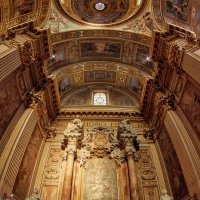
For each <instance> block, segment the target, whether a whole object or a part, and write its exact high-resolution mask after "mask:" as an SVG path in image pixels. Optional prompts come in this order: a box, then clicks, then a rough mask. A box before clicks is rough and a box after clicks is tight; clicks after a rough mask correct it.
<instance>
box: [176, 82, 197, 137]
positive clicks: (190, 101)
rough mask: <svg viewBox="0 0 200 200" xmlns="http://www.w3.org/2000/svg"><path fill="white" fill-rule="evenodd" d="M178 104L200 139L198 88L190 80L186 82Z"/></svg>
mask: <svg viewBox="0 0 200 200" xmlns="http://www.w3.org/2000/svg"><path fill="white" fill-rule="evenodd" d="M180 106H181V109H182V111H183V113H184V114H185V116H186V117H187V118H188V120H189V121H190V123H191V125H192V126H193V128H194V129H195V131H196V132H197V136H198V138H199V140H200V88H197V87H196V86H195V84H193V83H192V82H190V81H188V82H187V83H186V86H185V91H184V93H183V96H182V99H181V104H180Z"/></svg>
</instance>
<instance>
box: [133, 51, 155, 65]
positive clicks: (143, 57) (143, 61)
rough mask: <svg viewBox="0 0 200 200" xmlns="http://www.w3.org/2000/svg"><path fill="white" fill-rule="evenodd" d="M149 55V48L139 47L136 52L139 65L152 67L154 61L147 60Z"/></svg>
mask: <svg viewBox="0 0 200 200" xmlns="http://www.w3.org/2000/svg"><path fill="white" fill-rule="evenodd" d="M148 55H149V51H148V50H147V49H141V48H138V49H137V52H136V58H135V62H136V63H137V64H139V65H142V66H145V67H148V68H151V67H152V62H151V60H147V58H148Z"/></svg>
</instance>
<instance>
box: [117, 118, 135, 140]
mask: <svg viewBox="0 0 200 200" xmlns="http://www.w3.org/2000/svg"><path fill="white" fill-rule="evenodd" d="M136 138H137V134H136V132H135V130H134V128H133V126H132V125H131V123H130V121H129V120H128V119H124V120H122V121H121V122H120V123H119V125H118V139H120V140H127V139H130V140H134V139H136Z"/></svg>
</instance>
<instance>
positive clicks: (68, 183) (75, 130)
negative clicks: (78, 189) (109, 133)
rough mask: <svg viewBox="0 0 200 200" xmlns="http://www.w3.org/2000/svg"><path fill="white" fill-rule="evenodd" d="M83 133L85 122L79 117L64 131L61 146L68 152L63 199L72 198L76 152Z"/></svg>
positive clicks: (68, 199)
mask: <svg viewBox="0 0 200 200" xmlns="http://www.w3.org/2000/svg"><path fill="white" fill-rule="evenodd" d="M82 134H83V123H82V121H81V120H80V119H79V118H76V119H74V120H72V121H71V122H69V123H68V125H67V128H66V130H65V131H64V139H63V141H62V145H61V147H62V148H64V149H65V151H66V153H67V163H66V169H65V177H64V181H63V190H62V200H70V199H71V193H72V180H73V171H74V159H75V153H76V151H77V142H78V140H80V139H81V136H82Z"/></svg>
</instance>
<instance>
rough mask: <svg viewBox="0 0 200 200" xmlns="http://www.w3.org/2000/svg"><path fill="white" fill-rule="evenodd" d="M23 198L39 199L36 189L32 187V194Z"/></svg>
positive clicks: (27, 199) (28, 199) (29, 199)
mask: <svg viewBox="0 0 200 200" xmlns="http://www.w3.org/2000/svg"><path fill="white" fill-rule="evenodd" d="M25 200H40V197H39V191H38V189H37V188H34V189H33V193H32V195H31V196H30V197H27V198H26V199H25Z"/></svg>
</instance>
